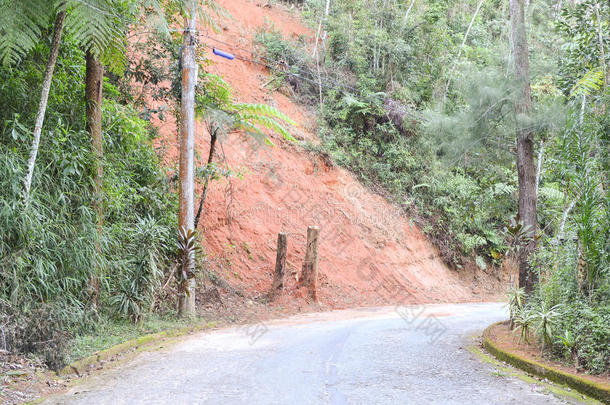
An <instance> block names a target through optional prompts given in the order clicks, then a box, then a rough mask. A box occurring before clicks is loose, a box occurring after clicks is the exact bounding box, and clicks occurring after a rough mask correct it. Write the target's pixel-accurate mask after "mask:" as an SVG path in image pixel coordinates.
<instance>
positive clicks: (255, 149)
mask: <svg viewBox="0 0 610 405" xmlns="http://www.w3.org/2000/svg"><path fill="white" fill-rule="evenodd" d="M219 3H220V4H221V5H222V6H223V7H225V8H226V9H227V10H228V12H229V13H230V15H231V18H228V19H226V20H224V21H222V22H221V32H219V33H213V32H211V31H205V33H204V34H203V36H202V38H201V40H202V42H204V43H205V44H209V45H211V46H219V47H222V49H223V50H225V51H228V52H232V53H235V54H237V55H240V56H242V57H246V58H252V54H251V53H250V54H248V53H247V51H248V50H251V49H252V39H253V37H254V35H255V33H256V31H257V30H259V29H261V28H262V27H271V26H273V28H274V29H277V30H279V31H281V32H282V34H283V35H284V37H286V38H295V37H299V36H300V37H306V38H309V41H310V42H313V36H314V33H313V32H312V30H311V29H310V28H308V27H307V26H306V25H304V24H303V23H302V22H301V21H300V20H299V18H298V13H297V12H296V11H295V10H291V9H289V8H287V7H284V6H282V5H278V4H276V3H264V2H261V1H252V0H232V1H220V2H219ZM210 37H212V38H215V39H218V40H221V41H223V42H225V43H226V44H230V45H232V46H229V45H226V44H225V45H219V44H218V42H215V41H213V40H212V39H210ZM210 58H211V59H212V64H211V66H210V67H209V71H210V72H212V73H217V74H220V75H222V76H223V77H224V78H225V80H226V81H227V82H228V83H230V85H231V86H232V87H233V88H234V90H235V94H236V96H237V98H238V99H239V100H240V101H243V102H262V103H267V104H270V105H273V106H275V107H277V108H278V109H280V110H281V111H282V112H284V113H285V114H287V115H288V116H290V117H291V118H293V119H294V120H295V121H296V122H297V123H298V126H297V128H294V129H293V131H292V132H293V133H294V134H295V135H296V136H297V137H298V138H299V139H302V140H309V141H310V142H314V143H315V142H316V141H317V140H316V135H315V134H316V125H315V123H316V117H315V116H314V115H313V114H312V113H311V112H309V111H308V110H307V109H306V108H305V107H302V106H299V105H297V104H296V103H295V102H293V101H292V100H291V99H290V98H289V97H287V96H285V95H284V94H280V93H279V92H271V91H269V90H267V88H265V87H264V86H263V85H264V83H266V82H267V81H268V80H269V72H268V71H267V70H266V69H265V68H264V67H263V66H260V65H257V64H254V63H250V62H244V61H241V60H237V59H236V60H233V61H229V60H226V59H222V58H219V57H215V56H214V55H210ZM161 133H162V138H163V139H165V140H166V141H167V143H166V145H167V144H169V145H172V144H173V145H174V149H172V148H171V147H170V148H169V150H168V152H167V153H168V156H167V158H168V159H169V160H172V159H174V158H175V156H176V150H175V144H176V142H175V127H174V125H171V124H166V125H164V126H163V127H162V128H161ZM272 138H273V142H274V143H275V146H274V147H268V146H265V145H262V144H259V143H257V142H255V141H252V140H248V138H247V137H246V136H245V135H239V134H235V135H230V136H228V137H226V138H224V139H222V148H219V151H218V154H217V157H216V159H217V160H223V159H226V164H227V165H228V166H229V167H230V168H231V169H232V170H233V171H235V172H237V173H239V174H240V176H238V177H233V178H232V179H230V181H229V180H221V181H218V182H214V183H213V184H212V187H211V189H210V193H209V195H208V200H207V202H206V209H205V212H204V214H203V216H202V220H201V223H200V231H201V232H202V234H203V235H204V238H205V240H204V245H205V250H206V252H207V255H208V261H209V263H210V266H211V268H212V269H214V271H215V272H217V273H218V274H219V275H221V276H222V277H223V278H224V279H226V280H227V281H228V282H229V284H231V285H232V286H233V287H235V288H237V289H239V290H242V291H244V292H245V293H246V294H248V295H249V296H251V297H256V296H260V295H262V294H263V293H265V292H266V291H267V289H268V288H269V287H270V285H271V282H272V269H273V265H274V260H275V243H276V238H277V233H278V232H286V233H288V256H287V263H288V271H289V274H290V277H289V282H288V293H287V296H286V297H283V298H280V302H281V301H283V300H285V301H291V300H292V299H293V298H294V297H295V296H296V297H299V293H298V292H295V291H294V285H295V281H296V277H297V276H298V274H299V270H300V266H301V263H302V258H303V255H304V247H305V235H306V228H307V226H308V225H317V226H319V227H320V228H321V239H320V244H321V245H320V253H321V257H320V274H321V283H320V284H321V294H320V300H321V303H322V305H323V306H324V307H327V308H346V307H353V306H360V305H382V304H388V303H396V302H405V303H415V302H459V301H462V302H463V301H474V300H476V301H478V300H490V299H494V298H495V297H497V296H498V292H501V291H502V289H503V288H502V287H501V285H502V284H503V283H505V280H504V281H502V282H501V281H500V277H498V276H497V275H496V274H491V273H494V272H493V271H491V270H489V274H488V273H487V272H485V271H481V270H480V269H478V268H476V266H470V267H468V268H467V269H463V270H460V271H459V272H457V271H454V270H451V269H449V268H447V267H446V266H445V265H444V264H443V262H442V261H441V260H440V258H439V255H438V252H437V251H436V249H435V248H434V247H433V246H432V245H431V244H430V243H429V241H428V240H427V238H426V236H425V235H424V234H423V233H422V232H421V231H420V230H419V229H418V228H417V227H416V226H415V225H414V224H413V222H412V221H411V220H410V219H409V218H405V217H402V216H400V215H399V214H398V211H397V209H396V208H395V207H393V206H392V205H391V204H389V203H388V202H387V201H385V200H384V199H383V198H382V197H380V196H378V195H375V194H373V193H371V192H370V191H368V190H366V189H365V188H363V187H362V186H361V185H360V184H359V183H358V182H357V181H356V180H355V179H354V177H353V176H352V175H351V174H350V173H348V172H347V171H345V170H343V169H340V168H336V167H333V166H331V165H329V164H328V163H327V162H325V161H324V159H322V158H321V157H319V156H316V155H314V154H312V153H310V152H308V151H306V150H305V149H304V148H303V147H302V144H299V143H290V142H286V141H283V140H281V139H278V138H277V137H274V136H272ZM301 142H303V141H301ZM196 145H197V151H198V153H199V159H200V160H199V163H200V164H201V163H203V162H204V159H205V158H206V157H207V154H208V148H209V138H208V135H207V133H206V131H205V130H204V128H203V125H201V124H200V128H199V130H198V131H197V139H196Z"/></svg>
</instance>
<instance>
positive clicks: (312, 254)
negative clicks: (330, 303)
mask: <svg viewBox="0 0 610 405" xmlns="http://www.w3.org/2000/svg"><path fill="white" fill-rule="evenodd" d="M319 238H320V228H318V227H317V226H310V227H308V228H307V247H306V250H305V260H304V261H303V271H302V275H301V285H302V286H304V287H305V288H307V291H308V293H309V297H310V298H311V299H312V300H313V301H314V302H318V241H319Z"/></svg>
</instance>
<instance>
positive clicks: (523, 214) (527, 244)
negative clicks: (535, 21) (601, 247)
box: [510, 0, 538, 293]
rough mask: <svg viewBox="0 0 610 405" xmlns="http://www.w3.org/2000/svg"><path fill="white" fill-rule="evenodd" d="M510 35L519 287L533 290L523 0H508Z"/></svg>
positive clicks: (532, 173) (532, 176) (532, 175)
mask: <svg viewBox="0 0 610 405" xmlns="http://www.w3.org/2000/svg"><path fill="white" fill-rule="evenodd" d="M510 14H511V34H512V35H511V37H512V41H513V55H514V64H515V67H514V69H515V82H516V84H517V86H518V89H519V90H518V94H517V100H516V103H515V114H516V117H517V174H518V178H519V219H520V220H521V221H522V223H523V226H524V236H525V238H524V239H523V240H522V241H521V246H520V249H519V287H522V288H524V289H525V291H526V293H530V292H532V291H533V289H534V287H535V285H536V283H537V281H538V280H537V275H536V273H535V271H534V269H532V268H531V266H530V265H529V257H530V255H531V254H532V253H533V252H534V251H535V250H536V239H535V235H536V225H537V219H536V166H535V164H534V132H533V130H532V129H531V128H530V127H527V126H524V123H523V122H524V120H523V118H524V115H527V114H529V113H530V112H531V109H532V95H531V88H530V80H529V55H528V47H527V35H526V29H525V20H524V0H510Z"/></svg>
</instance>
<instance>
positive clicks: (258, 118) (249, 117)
mask: <svg viewBox="0 0 610 405" xmlns="http://www.w3.org/2000/svg"><path fill="white" fill-rule="evenodd" d="M237 117H238V120H239V121H248V122H251V123H252V124H254V125H259V126H262V127H263V128H266V129H270V130H271V131H274V132H276V133H278V134H280V135H281V136H282V137H283V138H284V139H287V140H290V141H296V139H295V138H294V137H293V136H292V135H290V133H289V132H288V131H286V129H285V128H284V127H283V126H282V125H280V124H279V123H278V122H277V121H276V120H274V119H273V118H269V117H266V116H264V115H257V114H249V113H248V114H241V113H240V114H238V115H237Z"/></svg>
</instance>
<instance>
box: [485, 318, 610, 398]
mask: <svg viewBox="0 0 610 405" xmlns="http://www.w3.org/2000/svg"><path fill="white" fill-rule="evenodd" d="M504 322H506V321H501V322H496V323H494V324H492V325H490V326H488V327H487V329H485V331H484V332H483V347H484V348H485V349H486V350H487V351H488V352H489V353H491V354H493V355H494V356H495V357H496V358H497V359H498V360H500V361H504V362H506V363H509V364H511V365H512V366H514V367H517V368H519V369H521V370H524V371H526V372H528V373H530V374H533V375H536V376H538V377H543V378H546V379H548V380H551V381H553V382H556V383H559V384H563V385H567V386H569V387H571V388H573V389H575V390H577V391H578V392H580V393H582V394H585V395H588V396H590V397H591V398H595V399H597V400H599V401H601V402H603V403H605V404H610V386H604V385H601V384H598V383H596V382H593V381H588V380H586V379H584V378H582V377H578V376H575V375H572V374H569V373H566V372H565V371H562V370H558V369H555V368H552V367H550V366H547V365H545V364H541V363H538V362H537V361H534V360H530V359H526V358H524V357H521V356H519V355H517V354H515V353H511V352H508V351H505V350H504V349H501V348H500V347H498V346H497V345H496V344H495V342H494V341H493V339H492V338H491V336H490V335H491V329H492V328H493V327H494V326H496V325H499V324H502V323H504Z"/></svg>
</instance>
